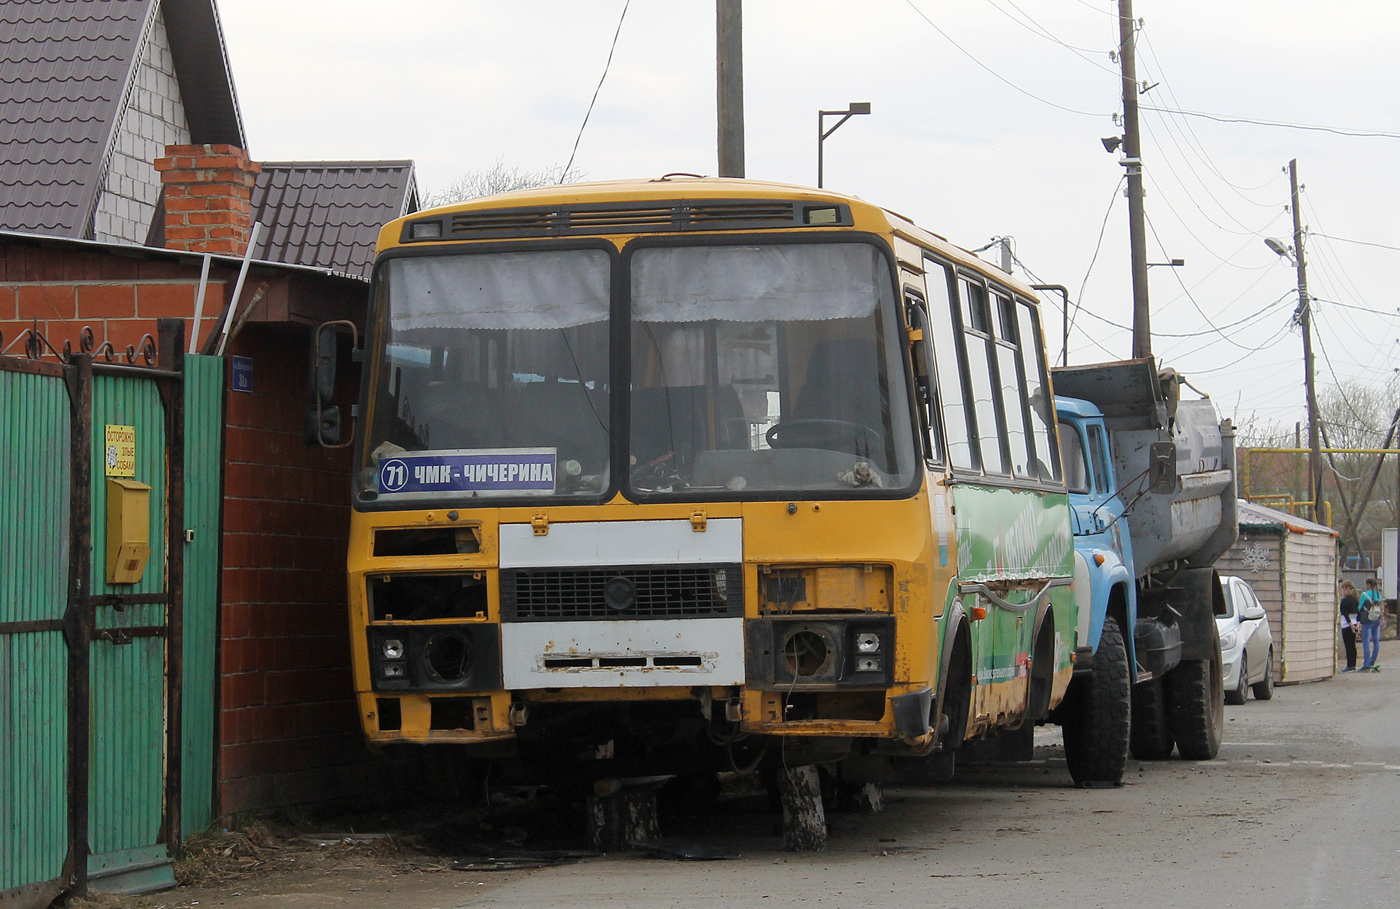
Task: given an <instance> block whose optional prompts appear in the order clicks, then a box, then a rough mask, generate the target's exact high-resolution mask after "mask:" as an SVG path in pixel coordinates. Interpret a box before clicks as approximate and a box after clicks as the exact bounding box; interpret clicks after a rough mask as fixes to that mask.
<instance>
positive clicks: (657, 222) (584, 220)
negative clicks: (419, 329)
mask: <svg viewBox="0 0 1400 909" xmlns="http://www.w3.org/2000/svg"><path fill="white" fill-rule="evenodd" d="M425 220H432V221H433V222H434V223H437V222H438V219H425ZM416 223H418V222H414V221H410V222H408V224H406V225H405V227H404V232H403V238H402V241H401V242H405V243H411V242H421V241H424V240H441V239H454V240H456V239H462V240H465V239H487V238H493V237H558V236H570V235H574V236H577V235H588V234H593V235H597V234H613V233H662V232H676V233H681V232H686V231H699V230H704V231H710V230H753V229H755V228H761V229H765V230H772V229H780V228H792V227H848V226H850V225H851V223H852V221H851V212H850V208H849V207H848V206H846V205H842V204H839V203H834V202H822V203H812V202H796V201H793V200H787V199H781V200H767V199H704V200H690V201H675V202H666V203H662V204H657V203H656V202H640V201H639V202H610V203H604V204H599V205H560V206H547V207H543V206H542V207H536V208H505V209H473V210H471V211H462V212H457V213H456V214H454V215H452V216H451V218H450V221H448V223H447V225H446V227H447V230H446V231H445V232H440V231H438V230H436V229H431V230H427V229H418V230H415V229H413V228H414V225H415V224H416Z"/></svg>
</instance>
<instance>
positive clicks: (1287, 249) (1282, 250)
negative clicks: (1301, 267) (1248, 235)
mask: <svg viewBox="0 0 1400 909" xmlns="http://www.w3.org/2000/svg"><path fill="white" fill-rule="evenodd" d="M1264 245H1265V246H1267V247H1269V249H1271V250H1273V251H1274V254H1275V255H1277V256H1280V257H1282V258H1284V259H1287V260H1288V261H1289V262H1290V263H1291V264H1293V265H1297V264H1298V260H1297V259H1296V258H1294V256H1293V247H1291V246H1289V245H1288V244H1287V243H1285V242H1283V241H1282V240H1275V239H1274V238H1273V237H1265V238H1264Z"/></svg>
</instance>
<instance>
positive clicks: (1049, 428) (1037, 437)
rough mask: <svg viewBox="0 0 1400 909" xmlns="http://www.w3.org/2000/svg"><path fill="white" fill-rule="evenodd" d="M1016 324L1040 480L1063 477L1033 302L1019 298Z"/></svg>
mask: <svg viewBox="0 0 1400 909" xmlns="http://www.w3.org/2000/svg"><path fill="white" fill-rule="evenodd" d="M1016 310H1017V319H1016V322H1017V327H1018V328H1019V329H1020V337H1021V367H1022V372H1024V374H1025V376H1026V404H1027V405H1028V408H1029V411H1030V419H1031V423H1030V430H1031V441H1032V443H1033V444H1034V446H1035V457H1036V460H1037V461H1038V462H1039V464H1038V465H1037V468H1038V473H1039V474H1040V479H1042V480H1050V481H1053V480H1058V479H1059V478H1060V462H1059V454H1060V452H1059V449H1058V448H1057V447H1056V446H1055V444H1054V442H1053V441H1052V440H1053V439H1054V426H1055V424H1054V422H1053V421H1054V417H1055V403H1054V402H1053V401H1051V400H1050V395H1049V393H1048V391H1047V388H1048V386H1047V384H1046V378H1045V346H1044V342H1043V340H1042V338H1041V334H1040V319H1039V318H1038V317H1037V315H1036V311H1035V309H1034V308H1033V307H1032V306H1031V304H1030V303H1028V302H1026V301H1024V300H1017V301H1016Z"/></svg>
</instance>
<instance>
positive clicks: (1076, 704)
mask: <svg viewBox="0 0 1400 909" xmlns="http://www.w3.org/2000/svg"><path fill="white" fill-rule="evenodd" d="M1129 687H1130V686H1129V682H1128V647H1127V645H1126V644H1125V643H1124V642H1123V633H1122V632H1121V631H1119V630H1118V622H1117V620H1115V619H1114V618H1113V616H1108V617H1107V618H1105V619H1104V622H1103V633H1102V635H1101V636H1100V637H1099V649H1098V651H1097V652H1095V654H1094V668H1093V671H1092V672H1091V673H1090V674H1089V675H1088V676H1087V677H1081V678H1080V679H1078V680H1076V681H1075V683H1074V690H1073V691H1072V697H1073V699H1074V701H1073V703H1072V704H1071V705H1070V709H1069V711H1068V712H1067V714H1066V716H1065V722H1064V724H1063V726H1062V731H1063V733H1064V742H1065V763H1067V764H1068V765H1069V775H1070V777H1071V778H1072V779H1073V780H1074V783H1075V785H1076V786H1088V785H1092V784H1094V783H1109V784H1114V785H1116V784H1119V783H1121V782H1122V781H1123V768H1124V766H1125V765H1126V764H1127V762H1128V732H1129V723H1130V722H1131V720H1130V713H1129V710H1130V708H1129V704H1130V695H1129Z"/></svg>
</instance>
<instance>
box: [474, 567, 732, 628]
mask: <svg viewBox="0 0 1400 909" xmlns="http://www.w3.org/2000/svg"><path fill="white" fill-rule="evenodd" d="M742 583H743V582H742V573H741V571H740V567H739V566H738V565H685V566H674V567H673V566H666V567H663V566H651V565H646V566H633V567H617V568H613V567H607V568H520V569H507V570H503V571H502V572H501V619H502V621H506V622H542V621H578V620H588V619H599V620H611V621H622V620H628V619H690V618H727V617H734V616H742V615H743V614H744V605H743V604H744V597H743V587H742Z"/></svg>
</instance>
